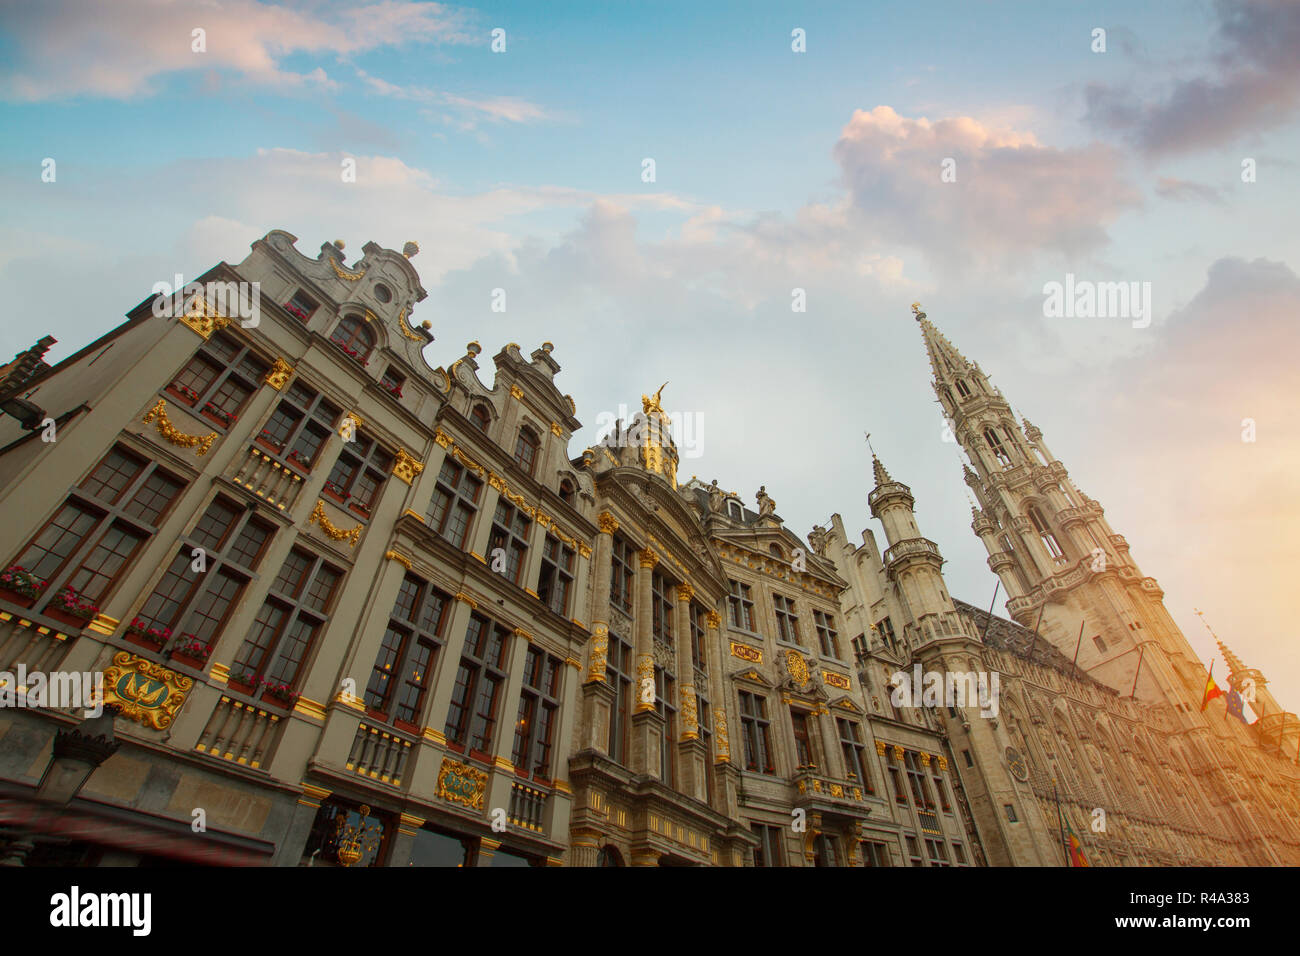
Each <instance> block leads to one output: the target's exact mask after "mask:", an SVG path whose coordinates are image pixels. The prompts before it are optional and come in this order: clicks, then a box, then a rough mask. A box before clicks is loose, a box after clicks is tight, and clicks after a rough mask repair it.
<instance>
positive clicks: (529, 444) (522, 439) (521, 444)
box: [515, 428, 541, 475]
mask: <svg viewBox="0 0 1300 956" xmlns="http://www.w3.org/2000/svg"><path fill="white" fill-rule="evenodd" d="M540 447H541V442H540V441H538V439H537V436H536V435H535V434H534V433H533V430H532V429H531V428H521V429H519V437H518V438H516V439H515V462H516V463H517V464H518V465H519V467H520V468H522V469H523V470H524V471H525V472H527V473H528V474H530V475H531V474H532V473H533V469H534V468H535V467H537V450H538V449H539V448H540Z"/></svg>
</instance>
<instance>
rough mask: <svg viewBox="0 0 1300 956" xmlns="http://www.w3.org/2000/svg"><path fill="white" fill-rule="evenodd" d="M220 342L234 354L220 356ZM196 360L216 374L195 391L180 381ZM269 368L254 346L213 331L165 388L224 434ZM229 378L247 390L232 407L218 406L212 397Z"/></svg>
mask: <svg viewBox="0 0 1300 956" xmlns="http://www.w3.org/2000/svg"><path fill="white" fill-rule="evenodd" d="M221 345H229V346H231V347H232V348H233V355H232V356H231V357H229V358H226V357H223V356H222V355H221V353H220V352H219V351H218V347H219V346H221ZM195 363H202V364H206V365H207V366H208V368H209V369H215V374H214V375H213V377H212V378H211V379H210V380H209V381H208V382H207V384H206V385H204V386H203V388H202V389H201V390H195V389H194V388H191V387H190V386H188V385H184V384H182V382H181V379H182V377H183V376H184V375H185V373H186V372H188V371H189V370H190V368H191V367H192V366H193V365H194V364H195ZM247 363H251V364H252V368H245V365H246V364H247ZM270 369H271V363H270V362H268V361H267V360H266V359H265V358H264V357H263V356H262V354H261V353H260V352H258V351H257V349H255V348H253V347H252V346H251V345H248V344H247V343H244V342H241V341H240V340H239V339H238V338H236V337H235V336H234V335H231V334H229V333H227V332H224V331H220V332H215V333H213V335H212V337H211V338H210V339H208V340H207V341H206V342H204V343H203V344H202V345H201V346H199V347H198V348H197V349H195V351H194V352H193V354H191V355H190V357H189V359H188V360H187V361H186V362H185V364H184V365H182V366H181V368H180V370H179V371H177V373H176V374H175V376H173V377H172V380H171V381H170V382H169V383H168V384H167V386H166V388H165V389H164V391H165V392H166V393H167V394H168V395H169V396H171V398H172V399H173V400H175V401H176V402H178V403H180V404H181V405H185V406H186V407H188V408H192V409H194V410H195V412H194V413H195V414H196V415H198V416H200V417H201V418H203V420H204V421H207V422H211V423H212V424H214V425H216V426H217V427H218V428H220V429H221V431H222V432H223V433H224V432H226V431H228V430H229V429H230V428H231V427H232V426H233V425H234V424H235V422H237V421H238V420H239V416H240V414H242V413H243V411H244V409H245V408H247V407H248V403H249V402H251V401H252V400H253V396H255V395H256V394H257V391H258V389H260V388H261V387H262V383H263V380H264V379H265V377H266V374H267V372H269V371H270ZM231 381H234V382H235V383H236V384H238V385H239V386H240V387H242V388H244V389H246V390H247V394H246V395H244V397H243V398H242V399H240V401H239V403H238V404H237V405H236V406H235V407H234V408H233V409H227V408H225V407H221V406H217V405H216V404H215V403H214V402H213V399H215V398H217V397H218V395H219V394H221V392H222V391H223V389H224V388H225V387H226V385H227V384H228V383H230V382H231ZM189 393H193V394H189ZM209 409H211V411H209Z"/></svg>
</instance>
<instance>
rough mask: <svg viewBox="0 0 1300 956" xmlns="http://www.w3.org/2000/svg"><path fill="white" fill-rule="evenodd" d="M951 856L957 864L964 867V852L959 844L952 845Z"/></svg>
mask: <svg viewBox="0 0 1300 956" xmlns="http://www.w3.org/2000/svg"><path fill="white" fill-rule="evenodd" d="M952 855H953V856H954V857H956V858H957V862H958V863H960V864H961V865H962V866H965V865H966V850H965V849H964V848H963V847H962V845H961V844H960V843H954V844H953V845H952Z"/></svg>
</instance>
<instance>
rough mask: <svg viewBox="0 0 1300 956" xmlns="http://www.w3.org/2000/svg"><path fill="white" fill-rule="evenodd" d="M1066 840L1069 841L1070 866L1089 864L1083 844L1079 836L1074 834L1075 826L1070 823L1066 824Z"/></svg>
mask: <svg viewBox="0 0 1300 956" xmlns="http://www.w3.org/2000/svg"><path fill="white" fill-rule="evenodd" d="M1065 834H1066V840H1067V842H1068V843H1069V851H1070V866H1088V865H1089V863H1088V858H1087V857H1086V856H1084V855H1083V844H1082V843H1080V842H1079V838H1078V837H1077V836H1075V835H1074V828H1073V827H1072V826H1070V825H1069V824H1068V823H1067V824H1066V825H1065Z"/></svg>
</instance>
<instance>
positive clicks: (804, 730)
mask: <svg viewBox="0 0 1300 956" xmlns="http://www.w3.org/2000/svg"><path fill="white" fill-rule="evenodd" d="M790 722H791V724H792V725H793V727H794V759H795V769H796V770H803V769H804V768H806V767H811V766H813V751H812V742H811V740H810V739H809V736H808V715H807V714H805V713H802V712H800V711H797V710H792V711H790Z"/></svg>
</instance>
